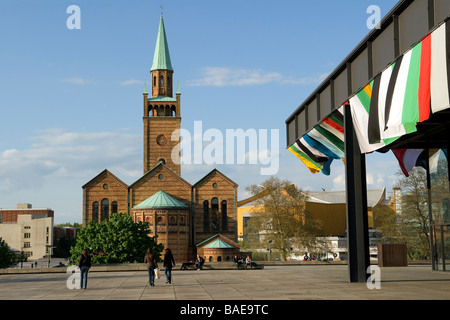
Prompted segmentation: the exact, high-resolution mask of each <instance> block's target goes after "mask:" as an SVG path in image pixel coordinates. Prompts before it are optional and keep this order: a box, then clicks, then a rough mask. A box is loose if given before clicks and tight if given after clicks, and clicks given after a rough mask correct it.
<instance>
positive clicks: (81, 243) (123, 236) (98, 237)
mask: <svg viewBox="0 0 450 320" xmlns="http://www.w3.org/2000/svg"><path fill="white" fill-rule="evenodd" d="M149 233H150V225H149V223H148V222H141V221H140V222H137V223H135V222H134V221H133V219H132V218H131V216H130V215H128V214H126V213H125V214H124V213H115V214H113V215H112V216H111V218H110V220H103V221H102V222H100V223H97V222H94V221H91V222H90V223H89V225H88V226H87V227H86V228H83V229H81V231H80V233H79V234H78V236H77V238H76V244H75V246H74V247H72V248H71V250H70V253H71V256H72V261H77V260H78V258H79V257H80V255H81V252H82V250H83V249H88V251H89V253H91V254H92V262H93V263H133V262H142V261H143V260H144V255H145V253H146V252H147V249H148V248H152V249H153V252H154V253H155V255H156V256H157V257H158V256H159V255H160V253H161V251H162V250H163V245H162V244H156V241H155V237H150V236H149V235H148V234H149Z"/></svg>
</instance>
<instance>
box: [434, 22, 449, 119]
mask: <svg viewBox="0 0 450 320" xmlns="http://www.w3.org/2000/svg"><path fill="white" fill-rule="evenodd" d="M449 38H450V24H449V22H445V23H443V24H442V25H441V26H440V27H439V28H437V29H436V30H435V31H433V32H432V33H431V110H432V112H433V113H436V112H439V111H441V110H444V109H448V108H450V93H449V85H450V79H449V75H450V73H449V68H450V66H449V63H450V61H449V56H448V54H449V52H450V39H449Z"/></svg>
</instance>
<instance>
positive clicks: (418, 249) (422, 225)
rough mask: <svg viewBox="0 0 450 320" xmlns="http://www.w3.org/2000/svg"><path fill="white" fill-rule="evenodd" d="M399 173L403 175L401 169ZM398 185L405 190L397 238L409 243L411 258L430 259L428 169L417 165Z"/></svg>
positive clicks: (398, 221)
mask: <svg viewBox="0 0 450 320" xmlns="http://www.w3.org/2000/svg"><path fill="white" fill-rule="evenodd" d="M397 175H400V176H403V173H402V172H401V171H399V172H397ZM396 186H397V187H399V188H401V189H402V192H403V195H402V198H403V201H402V202H403V207H402V212H401V215H400V216H397V228H398V233H397V239H396V240H397V241H398V242H402V243H406V244H407V249H408V255H409V258H410V259H429V258H430V238H429V233H430V229H429V218H428V193H427V192H428V189H427V177H426V171H425V170H424V169H423V168H420V167H416V168H414V169H413V170H412V171H411V172H410V173H409V177H404V176H403V178H401V179H400V180H399V181H398V182H397V184H396ZM382 231H383V230H382Z"/></svg>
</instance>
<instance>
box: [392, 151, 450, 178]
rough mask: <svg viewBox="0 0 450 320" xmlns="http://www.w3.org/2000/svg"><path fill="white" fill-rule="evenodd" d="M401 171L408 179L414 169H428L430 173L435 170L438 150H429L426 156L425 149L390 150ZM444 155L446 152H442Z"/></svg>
mask: <svg viewBox="0 0 450 320" xmlns="http://www.w3.org/2000/svg"><path fill="white" fill-rule="evenodd" d="M391 150H392V152H393V153H394V155H395V157H396V158H397V161H398V163H399V165H400V168H401V169H402V172H403V174H404V175H405V176H406V177H409V173H410V172H411V170H412V169H413V168H414V167H422V168H424V169H426V168H427V161H428V166H429V167H430V173H431V172H435V171H436V170H437V163H438V159H439V152H440V149H429V151H428V155H427V151H426V150H425V149H391ZM444 154H446V151H445V152H444Z"/></svg>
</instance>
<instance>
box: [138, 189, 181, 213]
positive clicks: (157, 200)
mask: <svg viewBox="0 0 450 320" xmlns="http://www.w3.org/2000/svg"><path fill="white" fill-rule="evenodd" d="M133 209H187V206H186V205H185V204H184V203H183V202H181V201H179V200H177V199H175V198H174V197H172V196H171V195H168V194H167V193H165V192H164V191H158V192H157V193H155V194H154V195H152V196H151V197H150V198H148V199H147V200H144V201H142V202H141V203H139V204H138V205H136V206H134V207H133Z"/></svg>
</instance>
